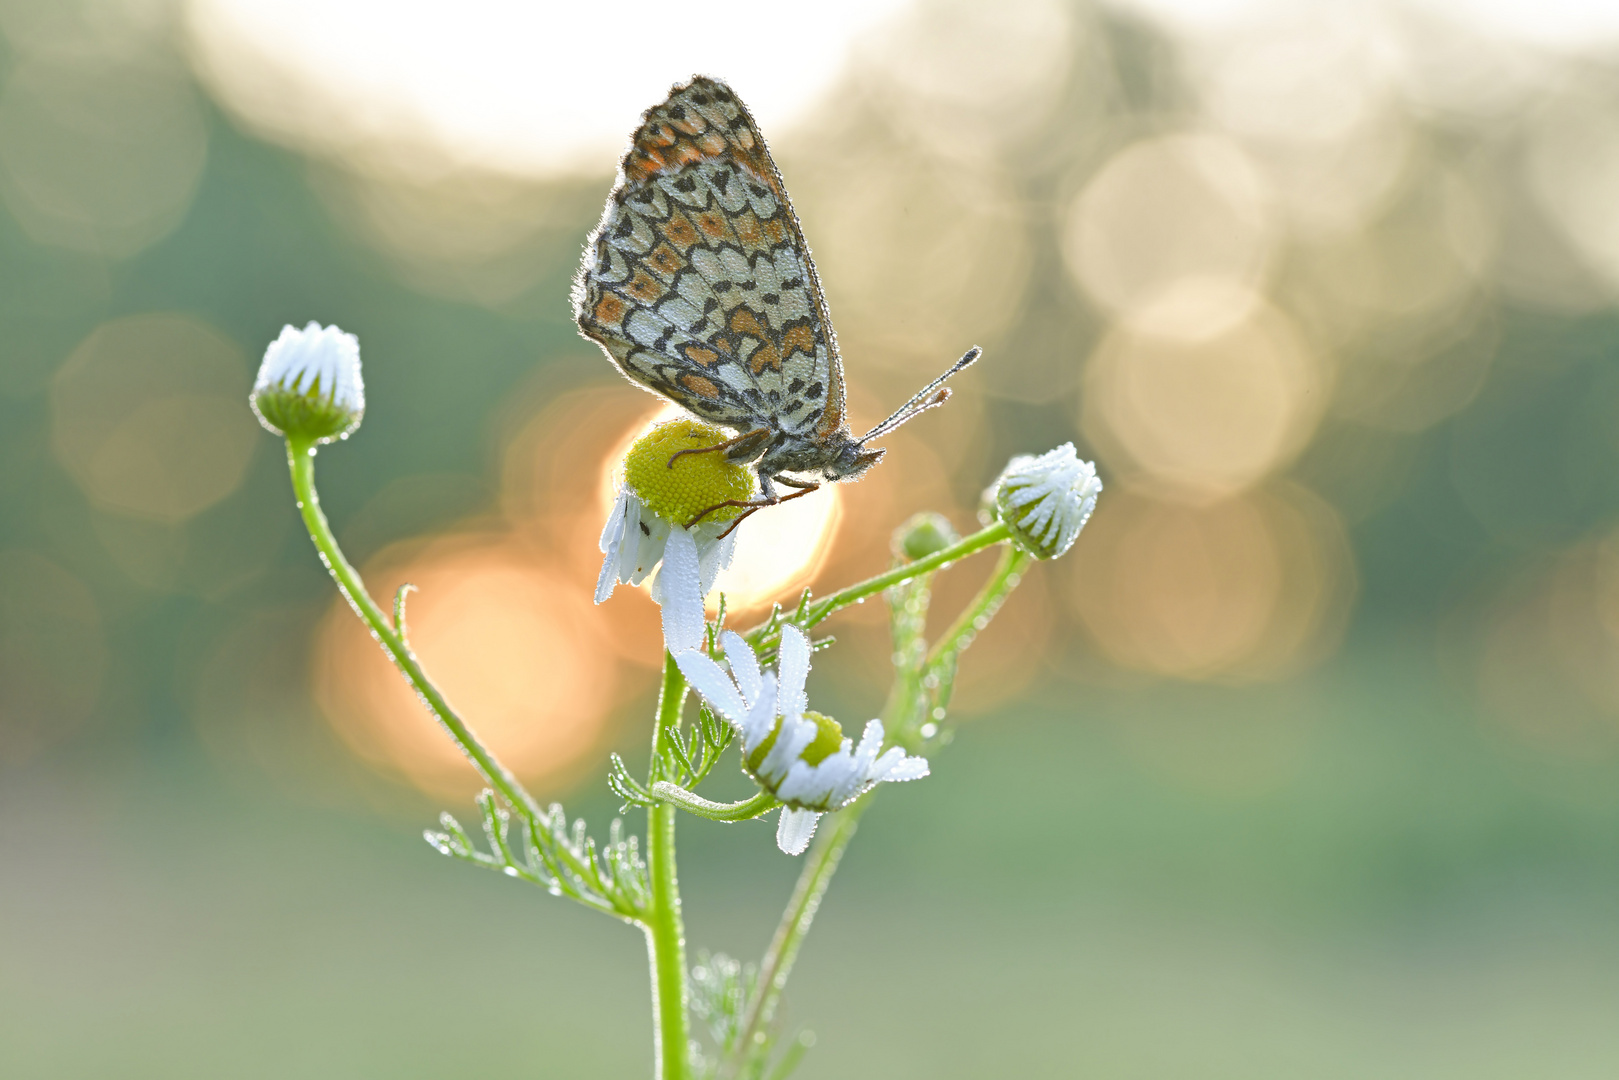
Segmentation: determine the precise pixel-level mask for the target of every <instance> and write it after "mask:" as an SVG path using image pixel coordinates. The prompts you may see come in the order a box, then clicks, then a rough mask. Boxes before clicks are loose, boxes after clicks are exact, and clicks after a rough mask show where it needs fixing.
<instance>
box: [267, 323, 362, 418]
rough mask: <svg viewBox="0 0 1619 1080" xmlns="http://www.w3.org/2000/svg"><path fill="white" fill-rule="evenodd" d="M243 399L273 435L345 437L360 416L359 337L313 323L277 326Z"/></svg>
mask: <svg viewBox="0 0 1619 1080" xmlns="http://www.w3.org/2000/svg"><path fill="white" fill-rule="evenodd" d="M248 400H249V402H250V403H251V404H252V406H253V411H254V413H256V414H257V415H258V418H259V422H260V423H261V424H263V425H264V426H265V427H267V428H269V429H270V430H271V431H273V432H275V433H276V434H277V435H284V436H286V437H287V438H289V439H303V440H308V441H309V442H316V443H324V442H331V441H332V440H333V439H345V438H347V437H348V435H349V433H350V432H351V431H353V430H354V429H355V428H357V427H359V426H360V418H361V417H363V416H364V415H365V384H364V383H363V382H362V381H361V379H360V342H359V339H358V338H356V337H355V336H354V335H353V334H345V333H344V332H343V331H341V330H339V329H338V328H337V327H335V326H326V327H323V326H321V325H320V324H319V323H314V322H312V323H310V324H309V325H308V326H306V327H304V328H303V329H302V330H294V329H293V328H292V327H290V326H284V327H282V328H281V336H280V337H278V338H276V339H275V340H274V341H272V342H270V347H269V348H268V349H265V350H264V363H263V364H261V365H260V366H259V377H258V379H257V381H255V382H254V384H253V393H252V396H251V397H249V399H248Z"/></svg>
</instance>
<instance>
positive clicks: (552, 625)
mask: <svg viewBox="0 0 1619 1080" xmlns="http://www.w3.org/2000/svg"><path fill="white" fill-rule="evenodd" d="M376 563H377V565H375V566H371V567H367V569H366V573H365V577H366V580H367V582H368V583H369V585H370V588H371V589H372V590H373V591H374V592H375V594H376V595H378V596H390V595H392V592H393V590H394V589H395V588H397V587H398V586H399V585H401V584H404V583H405V582H409V583H411V584H414V585H415V586H417V590H418V591H416V592H413V593H412V594H410V597H409V600H408V606H407V625H408V629H409V636H410V641H411V644H412V646H413V648H414V649H415V652H416V654H417V656H418V657H419V658H420V660H421V662H422V665H423V667H424V668H426V670H427V671H428V673H429V675H430V676H431V677H432V678H433V681H434V682H435V683H436V684H437V685H438V686H439V688H440V689H441V690H443V692H444V695H445V697H446V698H447V699H448V700H449V702H450V704H451V705H452V706H453V707H454V708H456V709H457V710H458V711H459V712H460V714H461V716H462V718H463V719H464V720H465V721H466V722H467V724H468V725H469V726H470V727H471V728H472V729H473V730H474V731H475V732H476V733H477V734H478V736H479V737H480V738H481V739H482V740H483V741H484V742H485V743H486V744H487V745H488V746H489V748H490V749H491V750H492V751H493V752H494V754H495V755H496V756H497V757H498V758H500V759H501V760H502V761H503V762H505V763H506V764H507V766H508V767H510V768H511V769H513V770H514V771H516V772H517V773H519V774H521V775H523V776H525V777H534V778H538V779H539V780H541V781H550V782H557V781H558V778H562V777H566V776H567V775H568V774H569V773H570V772H571V771H572V770H573V769H574V768H576V767H577V766H578V765H579V764H580V763H581V761H582V759H583V758H584V757H585V756H586V755H588V753H589V752H590V751H591V750H592V749H594V748H595V747H596V745H597V744H598V741H599V740H600V739H601V737H602V732H603V729H604V727H605V725H606V722H607V719H608V717H609V714H610V711H611V709H612V707H613V705H614V704H615V703H616V698H617V695H618V693H619V689H618V677H617V668H618V664H617V661H616V658H615V657H614V656H613V654H612V652H611V650H609V649H608V648H607V647H606V646H605V645H604V644H603V643H602V642H601V641H600V639H599V636H598V634H597V630H596V625H595V622H594V620H593V612H592V610H591V607H590V603H589V600H588V598H582V597H580V596H579V595H578V594H577V591H576V590H574V589H572V588H570V587H569V586H568V585H567V584H566V583H565V582H562V581H560V580H558V579H556V578H554V577H552V576H551V575H550V574H549V573H548V572H547V571H546V570H545V569H544V568H543V567H542V565H540V564H539V563H538V562H536V561H535V560H533V559H532V558H530V557H529V556H528V554H527V553H525V552H523V551H522V550H521V549H519V548H517V547H516V546H515V545H512V544H510V543H509V542H508V541H505V540H502V539H499V538H494V537H446V538H443V539H440V540H437V541H435V542H433V543H432V544H431V545H429V546H428V547H426V548H424V549H421V550H419V551H417V552H415V553H413V554H410V555H408V556H405V557H403V558H400V553H399V552H397V551H395V552H393V557H392V558H390V552H388V551H384V552H383V553H382V555H380V556H379V557H378V559H377V560H376ZM314 675H315V694H316V699H317V700H318V701H319V703H320V705H321V707H322V709H323V710H324V712H325V713H326V715H327V717H328V718H329V719H330V720H331V721H332V723H333V725H334V726H335V727H336V729H337V732H338V734H339V735H341V736H342V738H343V740H344V741H345V742H346V743H348V744H349V746H350V747H351V748H353V749H354V750H355V751H356V752H357V753H358V754H359V755H360V756H361V757H363V758H365V759H366V760H368V761H370V762H373V763H375V764H377V765H378V766H380V767H382V768H384V769H385V770H387V771H391V772H395V773H398V774H400V775H403V776H404V777H406V778H407V779H409V780H410V781H411V782H413V783H415V784H416V785H417V786H419V787H421V788H423V789H425V790H428V791H432V792H451V791H460V792H464V791H465V790H467V789H470V788H472V787H473V786H474V785H475V784H476V783H477V778H476V776H475V774H474V773H473V771H472V766H471V765H470V764H468V763H467V761H466V759H465V758H464V757H463V756H462V754H461V751H460V750H459V749H458V748H457V747H456V745H455V743H454V742H452V741H451V740H450V738H449V736H448V735H447V734H446V733H445V732H444V731H443V730H442V729H441V728H440V727H439V726H438V724H437V723H436V722H435V721H434V720H433V719H432V717H431V716H430V715H429V714H428V712H427V710H426V709H425V708H424V707H423V705H422V704H421V702H420V701H419V700H418V699H417V697H416V695H415V693H414V691H413V690H412V689H411V688H410V687H409V685H408V684H407V683H406V682H405V680H404V679H403V678H402V677H401V676H400V674H399V673H398V671H396V670H395V669H394V667H393V665H392V664H390V663H389V662H388V660H387V658H386V657H385V656H384V655H383V653H382V650H381V649H379V648H378V647H377V643H376V642H375V641H374V640H373V639H372V638H371V635H370V633H369V632H368V631H367V629H366V627H365V626H364V624H363V623H361V622H360V620H359V619H357V618H356V617H355V616H354V613H353V612H352V611H351V610H349V607H348V605H347V604H345V603H342V602H336V603H334V604H333V605H332V607H331V610H330V611H329V613H328V614H327V616H326V619H325V620H324V622H323V623H322V625H321V627H320V630H319V632H318V634H317V636H316V641H315V652H314Z"/></svg>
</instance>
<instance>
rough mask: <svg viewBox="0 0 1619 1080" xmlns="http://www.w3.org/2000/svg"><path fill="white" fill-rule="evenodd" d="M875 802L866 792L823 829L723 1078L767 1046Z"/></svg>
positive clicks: (774, 942) (764, 966) (778, 932)
mask: <svg viewBox="0 0 1619 1080" xmlns="http://www.w3.org/2000/svg"><path fill="white" fill-rule="evenodd" d="M871 798H872V797H871V795H870V794H867V795H866V796H865V798H863V799H860V800H858V801H857V802H856V803H855V804H854V805H853V806H850V807H849V808H847V809H845V810H842V811H840V812H838V813H836V814H833V815H831V817H830V820H828V821H827V822H826V823H825V825H824V826H823V827H822V829H821V835H820V836H818V837H816V840H815V847H814V848H813V849H811V851H810V853H809V861H808V862H807V863H805V865H804V869H803V872H801V873H800V874H799V875H798V884H797V885H795V886H793V895H792V899H790V900H788V901H787V910H786V911H784V912H782V914H781V922H780V923H778V924H777V925H776V934H775V936H774V937H773V938H771V939H770V948H769V950H768V951H766V953H765V957H764V960H763V961H762V962H761V963H760V965H759V981H758V983H757V984H755V988H754V991H753V999H752V1000H751V1001H749V1002H748V1011H747V1014H746V1015H745V1016H744V1017H743V1020H742V1027H741V1029H740V1030H739V1031H738V1033H737V1039H736V1043H735V1045H734V1046H733V1047H732V1050H731V1056H730V1058H729V1059H727V1060H726V1062H725V1063H724V1065H723V1066H722V1068H721V1069H720V1076H722V1077H726V1078H730V1077H734V1076H736V1075H738V1073H739V1072H740V1071H741V1069H742V1067H743V1066H744V1065H746V1064H747V1062H748V1059H749V1057H750V1056H752V1054H754V1053H755V1052H757V1050H758V1049H759V1047H760V1046H762V1045H763V1044H764V1043H765V1041H766V1038H767V1037H766V1035H765V1028H766V1027H767V1026H768V1025H769V1023H770V1021H771V1020H772V1019H773V1018H774V1017H775V1014H776V1005H777V1004H778V1003H779V1002H780V1001H781V992H782V990H783V989H784V988H785V987H786V986H787V976H789V975H791V974H792V971H793V961H794V960H796V959H798V949H799V946H801V945H802V944H803V943H804V935H806V934H808V933H809V928H810V924H811V923H812V922H814V921H815V913H816V912H817V911H818V910H820V907H821V898H822V897H823V896H825V895H826V889H827V886H828V885H831V884H832V875H833V874H835V873H836V872H837V869H838V860H840V859H842V858H843V852H844V850H845V849H846V848H847V847H848V846H849V841H850V840H853V839H854V833H855V829H857V828H858V827H859V825H860V815H861V814H864V813H865V812H866V807H868V806H870V805H871Z"/></svg>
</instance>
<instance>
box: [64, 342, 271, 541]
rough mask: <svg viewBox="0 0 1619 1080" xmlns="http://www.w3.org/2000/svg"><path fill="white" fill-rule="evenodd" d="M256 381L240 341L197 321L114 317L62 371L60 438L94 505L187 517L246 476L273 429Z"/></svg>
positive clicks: (166, 518)
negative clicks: (267, 425)
mask: <svg viewBox="0 0 1619 1080" xmlns="http://www.w3.org/2000/svg"><path fill="white" fill-rule="evenodd" d="M248 387H249V375H248V370H247V360H246V357H244V356H243V355H242V352H241V350H240V349H239V348H237V347H236V345H235V344H234V343H233V342H231V341H229V340H228V339H226V338H224V337H223V336H221V335H220V334H219V333H218V332H217V331H215V330H214V329H212V328H211V327H208V326H206V325H204V324H203V323H201V322H199V321H198V320H196V319H193V318H189V317H187V316H182V315H168V314H153V315H137V316H132V317H130V318H125V319H116V320H114V321H112V322H109V323H106V324H104V325H102V326H101V327H100V328H98V329H97V330H96V331H95V332H94V333H92V334H91V335H90V336H89V337H87V338H85V339H84V341H83V342H81V343H80V345H79V346H78V348H76V349H74V350H73V353H72V354H71V355H70V356H69V357H68V358H67V360H66V361H64V362H63V364H62V366H61V367H60V368H59V369H58V370H57V372H56V376H55V378H54V380H53V381H52V383H51V444H52V449H53V450H54V451H55V453H56V457H57V460H59V461H60V462H61V463H62V464H63V466H65V467H66V468H67V470H68V472H69V473H70V474H71V475H72V476H73V478H74V480H76V481H77V482H78V484H79V486H80V487H81V488H83V489H84V492H85V494H87V495H88V496H89V497H90V498H91V500H92V501H93V502H95V503H96V505H97V506H99V507H101V508H103V509H106V510H111V511H113V512H115V513H119V514H123V515H127V516H130V517H137V518H146V519H148V520H153V521H161V522H167V523H171V524H172V523H176V522H180V521H184V520H186V519H188V518H191V517H194V516H195V515H197V514H198V513H201V512H202V511H203V510H206V509H207V508H208V507H210V506H213V505H214V504H215V503H217V502H219V501H220V500H222V499H224V498H225V497H226V496H228V495H229V494H230V493H231V492H233V491H235V490H236V489H237V487H239V486H240V485H241V483H242V478H243V476H244V474H245V473H246V471H247V465H248V461H249V459H250V458H251V457H252V454H253V451H254V449H255V448H256V447H257V446H258V445H259V443H260V441H261V440H262V439H263V434H264V433H263V431H262V430H261V429H260V428H259V426H258V424H257V423H255V422H254V420H253V417H252V414H251V413H249V412H248V411H247V410H246V402H247V392H248Z"/></svg>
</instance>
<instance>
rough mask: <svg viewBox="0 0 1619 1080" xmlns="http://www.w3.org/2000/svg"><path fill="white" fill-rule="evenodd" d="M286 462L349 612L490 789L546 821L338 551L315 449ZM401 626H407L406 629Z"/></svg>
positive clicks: (293, 446) (293, 449) (295, 452)
mask: <svg viewBox="0 0 1619 1080" xmlns="http://www.w3.org/2000/svg"><path fill="white" fill-rule="evenodd" d="M287 459H288V464H289V465H290V466H291V468H292V489H293V492H294V493H295V494H296V495H297V496H298V511H299V513H301V514H302V515H303V519H304V526H305V527H306V528H308V530H309V538H310V539H311V540H313V541H314V542H315V549H316V550H317V551H319V552H320V560H321V562H323V563H325V564H326V569H327V570H329V571H331V574H332V579H333V580H334V581H336V582H337V591H338V592H340V593H342V594H343V599H345V600H347V601H348V602H349V607H351V608H353V609H354V613H355V614H356V615H358V616H359V617H360V618H361V619H363V620H364V621H365V624H366V625H367V626H369V627H370V628H371V632H372V633H373V634H374V635H376V639H377V643H378V644H379V645H381V646H382V651H383V652H384V653H386V654H387V656H388V659H389V660H391V661H392V662H393V665H394V667H396V668H398V669H399V672H400V674H402V675H403V676H404V677H405V678H406V679H407V680H409V682H410V685H411V686H412V687H413V688H414V689H415V690H416V692H417V693H418V694H420V695H421V698H422V701H423V702H425V703H426V705H427V708H428V711H430V712H431V713H432V714H433V717H434V719H436V720H437V721H438V722H439V723H440V724H442V725H444V730H445V731H447V732H449V733H450V738H452V739H454V740H455V741H456V744H457V745H459V746H460V747H461V750H462V752H463V753H465V754H466V755H467V757H468V758H469V759H470V760H471V761H472V764H473V765H474V766H476V768H477V770H478V771H479V772H480V773H482V774H483V778H484V780H486V781H487V782H488V783H489V786H490V787H492V788H494V789H495V790H496V791H498V792H500V794H501V796H502V797H503V798H504V799H505V800H506V801H507V802H508V803H510V804H511V805H512V806H513V807H515V808H517V810H518V812H519V813H522V814H524V815H525V816H528V817H534V818H540V817H543V816H544V814H543V812H542V811H541V810H540V806H539V804H538V803H537V802H535V801H534V796H532V795H530V794H529V793H528V791H527V790H526V789H525V788H524V787H523V785H522V784H520V783H519V782H518V780H517V777H515V776H513V775H512V774H511V772H510V770H508V769H507V768H506V766H504V765H502V764H501V763H500V762H499V761H497V760H496V759H495V756H494V755H493V754H491V753H490V752H489V748H488V747H486V746H484V744H483V743H482V742H481V741H479V739H478V736H476V735H474V734H473V733H472V729H471V728H469V727H467V725H466V723H465V722H464V721H463V720H462V719H461V717H460V716H458V715H456V712H455V710H454V709H452V708H451V707H450V703H449V702H448V701H445V700H444V695H443V693H441V692H440V691H439V688H438V687H436V686H434V685H433V680H432V679H429V678H428V677H427V672H425V671H423V670H422V665H421V663H420V662H419V661H418V660H417V659H416V654H415V653H413V652H411V650H410V646H409V644H408V643H407V642H406V641H405V639H404V636H403V634H402V633H401V632H399V631H398V630H396V629H395V628H394V627H393V626H391V625H389V623H388V617H387V616H386V615H385V614H383V612H382V609H381V608H379V607H378V606H377V603H376V601H375V600H372V599H371V594H370V593H368V592H366V589H365V583H364V582H363V581H361V580H360V574H359V572H358V571H357V570H355V569H354V567H353V566H351V565H349V561H348V559H346V558H344V556H343V551H342V549H341V548H339V547H338V546H337V537H336V536H334V535H333V534H332V527H331V525H330V524H329V523H328V522H327V520H326V515H325V514H324V513H322V512H321V509H320V496H319V495H317V494H316V493H315V448H314V446H313V445H311V444H310V443H307V442H302V441H294V440H292V439H288V440H287ZM401 599H402V598H401ZM400 606H401V607H402V606H403V605H402V604H401V605H400ZM400 625H401V626H403V623H402V622H401V624H400Z"/></svg>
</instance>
